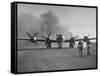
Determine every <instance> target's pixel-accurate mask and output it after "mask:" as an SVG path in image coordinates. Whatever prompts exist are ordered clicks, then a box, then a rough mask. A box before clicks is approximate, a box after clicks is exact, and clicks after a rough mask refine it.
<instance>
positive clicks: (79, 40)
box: [64, 38, 96, 42]
mask: <svg viewBox="0 0 100 76" xmlns="http://www.w3.org/2000/svg"><path fill="white" fill-rule="evenodd" d="M80 40H84V39H75V41H80ZM89 40H96V38H89ZM64 42H70V40H65V41H64Z"/></svg>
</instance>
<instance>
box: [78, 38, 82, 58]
mask: <svg viewBox="0 0 100 76" xmlns="http://www.w3.org/2000/svg"><path fill="white" fill-rule="evenodd" d="M78 49H79V55H80V57H82V51H83V42H82V41H81V40H80V41H79V43H78Z"/></svg>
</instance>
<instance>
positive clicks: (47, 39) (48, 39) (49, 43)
mask: <svg viewBox="0 0 100 76" xmlns="http://www.w3.org/2000/svg"><path fill="white" fill-rule="evenodd" d="M45 44H46V46H47V48H51V40H50V38H49V37H47V38H46V42H45Z"/></svg>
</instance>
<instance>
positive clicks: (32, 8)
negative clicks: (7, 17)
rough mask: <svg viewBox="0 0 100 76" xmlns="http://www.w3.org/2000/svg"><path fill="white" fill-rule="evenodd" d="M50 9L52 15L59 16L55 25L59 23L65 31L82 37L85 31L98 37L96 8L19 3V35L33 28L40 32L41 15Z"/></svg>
mask: <svg viewBox="0 0 100 76" xmlns="http://www.w3.org/2000/svg"><path fill="white" fill-rule="evenodd" d="M48 11H51V15H52V16H54V18H57V20H56V23H54V25H59V28H61V29H62V30H63V29H64V31H65V33H66V32H72V33H73V34H74V35H80V37H83V36H82V34H81V33H83V34H85V35H88V34H90V37H96V8H83V7H68V6H48V5H34V4H18V27H19V28H18V34H19V36H20V35H23V33H24V32H29V31H30V30H32V29H34V30H35V29H36V30H35V31H37V32H38V30H40V29H38V25H40V23H41V15H44V14H49V13H50V12H48ZM42 18H43V17H42ZM33 24H35V25H33ZM23 28H24V29H23ZM49 28H50V27H49ZM19 31H20V32H19ZM30 33H31V32H30ZM23 36H24V35H23Z"/></svg>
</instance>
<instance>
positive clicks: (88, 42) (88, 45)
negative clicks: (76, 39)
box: [86, 40, 91, 56]
mask: <svg viewBox="0 0 100 76" xmlns="http://www.w3.org/2000/svg"><path fill="white" fill-rule="evenodd" d="M86 45H87V56H90V55H91V54H90V48H91V42H90V41H89V40H88V41H87V44H86Z"/></svg>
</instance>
